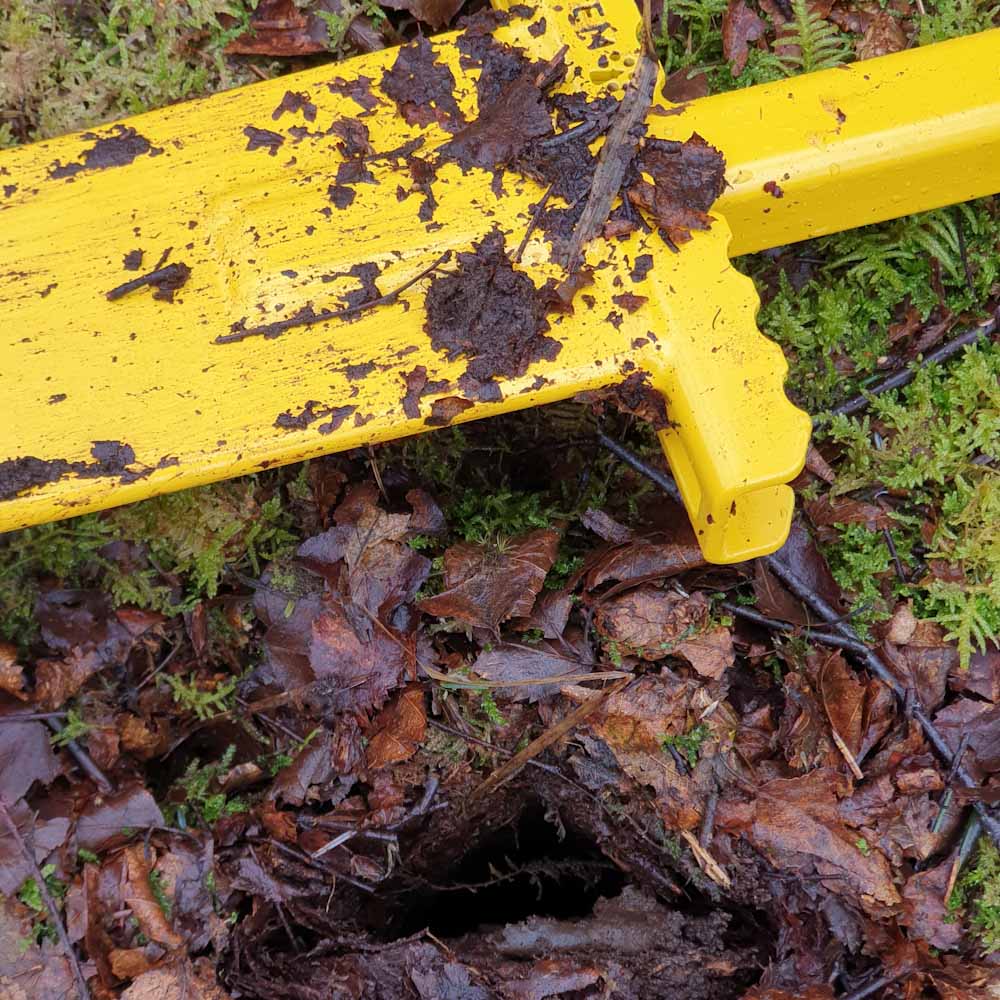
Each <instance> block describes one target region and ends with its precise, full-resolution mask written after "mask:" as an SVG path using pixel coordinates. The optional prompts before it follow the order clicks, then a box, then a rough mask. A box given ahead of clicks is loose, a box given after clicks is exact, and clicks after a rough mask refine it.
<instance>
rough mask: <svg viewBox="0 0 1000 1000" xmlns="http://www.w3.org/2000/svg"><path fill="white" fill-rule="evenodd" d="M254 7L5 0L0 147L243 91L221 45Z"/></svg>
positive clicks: (240, 0) (224, 1)
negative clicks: (191, 99)
mask: <svg viewBox="0 0 1000 1000" xmlns="http://www.w3.org/2000/svg"><path fill="white" fill-rule="evenodd" d="M256 6H257V0H171V2H170V3H163V2H162V0H131V2H124V0H111V2H106V3H95V4H67V3H63V2H61V0H10V2H8V3H5V4H3V5H0V105H2V106H3V107H4V108H7V109H9V110H10V112H11V114H10V115H9V117H8V120H7V121H5V122H4V123H3V124H0V146H3V145H14V144H15V143H17V142H26V141H31V140H35V139H47V138H50V137H52V136H56V135H62V134H64V133H66V132H71V131H73V130H75V129H80V128H85V127H88V126H91V125H96V124H99V123H101V122H105V121H109V120H111V119H114V118H120V117H123V116H125V115H131V114H137V113H138V112H141V111H149V110H150V109H152V108H159V107H163V106H164V105H167V104H171V103H173V102H174V101H179V100H183V99H185V98H189V97H196V96H199V95H201V94H206V93H210V92H212V91H215V90H221V89H224V88H226V87H232V86H235V85H236V84H240V83H246V82H248V81H249V80H251V79H253V77H252V76H251V74H250V73H249V71H248V67H247V66H246V64H241V65H239V66H235V65H230V64H229V63H228V62H227V61H226V59H225V57H224V56H223V49H224V48H225V46H226V45H227V44H228V43H229V42H230V41H231V40H232V39H233V38H235V37H236V36H237V35H240V34H242V33H243V32H244V31H246V30H247V28H248V26H249V23H250V14H251V13H252V11H253V9H254V8H255V7H256Z"/></svg>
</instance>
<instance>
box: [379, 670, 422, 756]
mask: <svg viewBox="0 0 1000 1000" xmlns="http://www.w3.org/2000/svg"><path fill="white" fill-rule="evenodd" d="M372 728H373V732H372V736H371V738H370V740H369V741H368V746H367V748H366V750H365V760H366V762H367V764H368V767H369V768H371V769H372V770H376V769H378V768H380V767H387V766H388V765H389V764H398V763H399V762H400V761H404V760H409V759H410V758H411V757H412V756H413V755H414V754H415V753H416V752H417V749H418V748H419V746H420V744H421V743H423V741H424V735H425V734H426V732H427V709H426V708H425V706H424V689H423V687H422V686H421V685H419V684H410V685H408V686H407V687H406V688H404V689H403V690H402V691H400V692H399V693H398V694H397V695H396V696H395V698H393V700H392V701H391V702H390V703H389V704H388V705H386V707H385V708H383V709H382V711H381V712H379V714H378V716H377V717H376V719H375V723H374V725H373V727H372Z"/></svg>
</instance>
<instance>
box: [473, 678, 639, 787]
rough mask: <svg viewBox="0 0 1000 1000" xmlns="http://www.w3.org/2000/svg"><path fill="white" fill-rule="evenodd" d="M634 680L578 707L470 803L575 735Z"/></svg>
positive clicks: (500, 769)
mask: <svg viewBox="0 0 1000 1000" xmlns="http://www.w3.org/2000/svg"><path fill="white" fill-rule="evenodd" d="M631 680H632V677H631V675H629V676H628V677H623V678H621V679H620V680H617V681H615V682H614V683H613V684H612V685H611V686H610V687H606V688H605V689H604V690H603V691H598V692H597V694H595V695H592V696H591V697H590V698H588V699H587V700H586V701H585V702H584V703H583V704H582V705H579V706H578V707H576V708H574V709H573V711H572V712H570V713H569V715H567V716H566V717H565V718H564V719H562V720H561V721H559V722H557V723H556V724H555V725H554V726H551V727H550V728H549V729H547V730H546V731H545V732H544V733H542V735H541V736H539V737H537V738H535V739H533V740H532V741H531V742H530V743H529V744H528V745H527V746H526V747H525V748H524V749H523V750H521V751H520V752H519V753H516V754H514V756H513V757H511V758H510V760H508V761H507V763H506V764H502V765H501V766H500V767H498V768H497V769H496V770H495V771H494V772H493V773H492V774H491V775H490V776H489V777H488V778H487V779H486V780H485V781H484V782H483V783H482V784H481V785H480V786H479V787H478V788H474V789H473V790H472V792H470V794H469V800H470V801H472V800H474V799H479V798H482V797H483V796H484V795H488V794H489V793H490V792H493V791H495V790H496V789H497V788H499V787H500V786H501V785H503V784H504V783H505V782H507V781H509V780H510V779H511V778H513V777H514V775H515V774H517V773H518V772H519V771H520V770H521V769H522V768H523V767H524V766H525V764H527V763H528V761H529V760H531V759H532V758H533V757H537V756H538V755H539V754H540V753H542V751H543V750H546V749H548V748H549V747H550V746H552V744H553V743H557V742H558V741H559V740H561V739H562V738H563V737H564V736H566V735H567V734H568V733H570V732H572V731H573V730H574V729H575V728H576V727H577V726H578V725H579V724H580V723H581V722H583V720H584V719H587V718H589V717H590V716H591V715H593V713H594V712H596V711H597V709H598V708H600V707H601V705H603V704H604V702H605V701H606V700H607V699H608V698H609V697H611V695H613V694H617V693H618V692H619V691H621V690H622V688H624V687H625V685H626V684H628V683H629V681H631Z"/></svg>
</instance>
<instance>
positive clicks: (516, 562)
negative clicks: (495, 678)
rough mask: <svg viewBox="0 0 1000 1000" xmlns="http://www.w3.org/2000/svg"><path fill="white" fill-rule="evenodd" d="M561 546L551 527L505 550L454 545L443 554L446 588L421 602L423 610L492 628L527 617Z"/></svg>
mask: <svg viewBox="0 0 1000 1000" xmlns="http://www.w3.org/2000/svg"><path fill="white" fill-rule="evenodd" d="M558 547H559V533H558V532H556V531H550V530H549V529H540V530H538V531H532V532H529V533H528V534H526V535H521V536H519V537H517V538H514V539H512V540H511V541H510V542H507V543H506V544H505V545H504V546H503V547H502V548H501V549H496V548H494V547H492V546H488V545H479V544H477V543H474V542H460V543H459V544H458V545H453V546H452V547H451V548H450V549H448V550H447V551H446V552H445V554H444V587H445V589H444V590H443V591H442V592H441V593H440V594H437V595H435V596H434V597H428V598H426V599H425V600H423V601H421V602H420V604H419V608H420V610H421V611H424V612H426V613H427V614H430V615H437V616H438V617H441V618H456V619H458V621H460V622H463V623H465V624H466V625H471V626H473V627H477V628H489V629H496V628H497V626H499V625H500V624H501V622H504V621H506V620H507V619H508V618H514V617H523V616H525V615H528V614H530V613H531V609H532V606H533V605H534V602H535V598H536V597H537V595H538V593H539V591H540V590H541V589H542V584H543V583H544V582H545V574H546V573H548V571H549V570H550V569H551V568H552V564H553V563H554V562H555V559H556V553H557V550H558Z"/></svg>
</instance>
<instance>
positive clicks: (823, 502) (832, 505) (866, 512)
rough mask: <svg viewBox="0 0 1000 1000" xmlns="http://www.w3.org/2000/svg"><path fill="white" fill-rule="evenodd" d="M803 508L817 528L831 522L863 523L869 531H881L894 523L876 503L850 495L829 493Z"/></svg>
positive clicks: (811, 501)
mask: <svg viewBox="0 0 1000 1000" xmlns="http://www.w3.org/2000/svg"><path fill="white" fill-rule="evenodd" d="M805 508H806V513H807V514H808V515H809V520H810V521H812V523H813V524H814V525H815V526H816V527H817V528H821V527H825V526H827V525H831V524H863V525H864V526H865V527H866V528H867V529H868V530H869V531H881V530H882V529H883V528H891V527H893V525H894V524H895V523H896V522H895V521H894V520H893V518H891V517H889V515H888V514H886V512H885V511H884V510H883V509H882V508H881V507H879V506H877V505H876V504H873V503H863V502H862V501H860V500H853V499H851V498H850V497H842V496H841V497H831V496H830V494H829V493H824V494H823V495H822V496H821V497H819V498H818V499H816V500H810V501H808V502H807V503H806V504H805Z"/></svg>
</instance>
